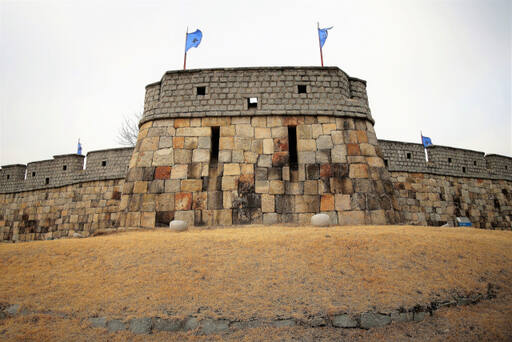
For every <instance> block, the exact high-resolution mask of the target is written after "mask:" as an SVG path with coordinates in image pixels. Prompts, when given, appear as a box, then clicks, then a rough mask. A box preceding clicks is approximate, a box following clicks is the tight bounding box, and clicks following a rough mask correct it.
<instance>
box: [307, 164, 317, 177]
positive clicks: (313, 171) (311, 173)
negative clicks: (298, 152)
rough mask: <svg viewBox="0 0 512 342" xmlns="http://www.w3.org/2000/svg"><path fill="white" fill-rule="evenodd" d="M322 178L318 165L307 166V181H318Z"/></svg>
mask: <svg viewBox="0 0 512 342" xmlns="http://www.w3.org/2000/svg"><path fill="white" fill-rule="evenodd" d="M319 178H320V167H319V166H318V164H309V165H307V166H306V179H307V180H316V179H319Z"/></svg>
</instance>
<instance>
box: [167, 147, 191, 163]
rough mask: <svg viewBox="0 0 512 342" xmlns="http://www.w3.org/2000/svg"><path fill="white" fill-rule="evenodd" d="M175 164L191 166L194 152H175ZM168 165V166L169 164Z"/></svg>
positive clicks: (180, 150)
mask: <svg viewBox="0 0 512 342" xmlns="http://www.w3.org/2000/svg"><path fill="white" fill-rule="evenodd" d="M174 162H175V163H176V164H189V163H191V162H192V151H191V150H185V149H176V150H174ZM167 165H168V164H167Z"/></svg>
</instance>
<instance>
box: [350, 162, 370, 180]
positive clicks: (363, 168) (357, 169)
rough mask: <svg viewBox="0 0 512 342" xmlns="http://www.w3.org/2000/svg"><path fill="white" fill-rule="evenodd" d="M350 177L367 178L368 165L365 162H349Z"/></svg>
mask: <svg viewBox="0 0 512 342" xmlns="http://www.w3.org/2000/svg"><path fill="white" fill-rule="evenodd" d="M349 177H350V178H368V165H366V164H350V171H349Z"/></svg>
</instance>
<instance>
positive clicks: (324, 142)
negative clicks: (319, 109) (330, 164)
mask: <svg viewBox="0 0 512 342" xmlns="http://www.w3.org/2000/svg"><path fill="white" fill-rule="evenodd" d="M316 147H317V149H319V150H327V149H331V148H333V144H332V139H331V136H330V135H321V136H319V137H318V139H317V140H316Z"/></svg>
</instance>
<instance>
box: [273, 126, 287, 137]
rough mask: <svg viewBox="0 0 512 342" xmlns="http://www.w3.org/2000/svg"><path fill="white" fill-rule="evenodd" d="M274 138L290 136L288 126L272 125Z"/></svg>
mask: <svg viewBox="0 0 512 342" xmlns="http://www.w3.org/2000/svg"><path fill="white" fill-rule="evenodd" d="M271 134H272V138H283V137H287V136H288V128H287V127H282V126H281V127H272V129H271Z"/></svg>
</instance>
